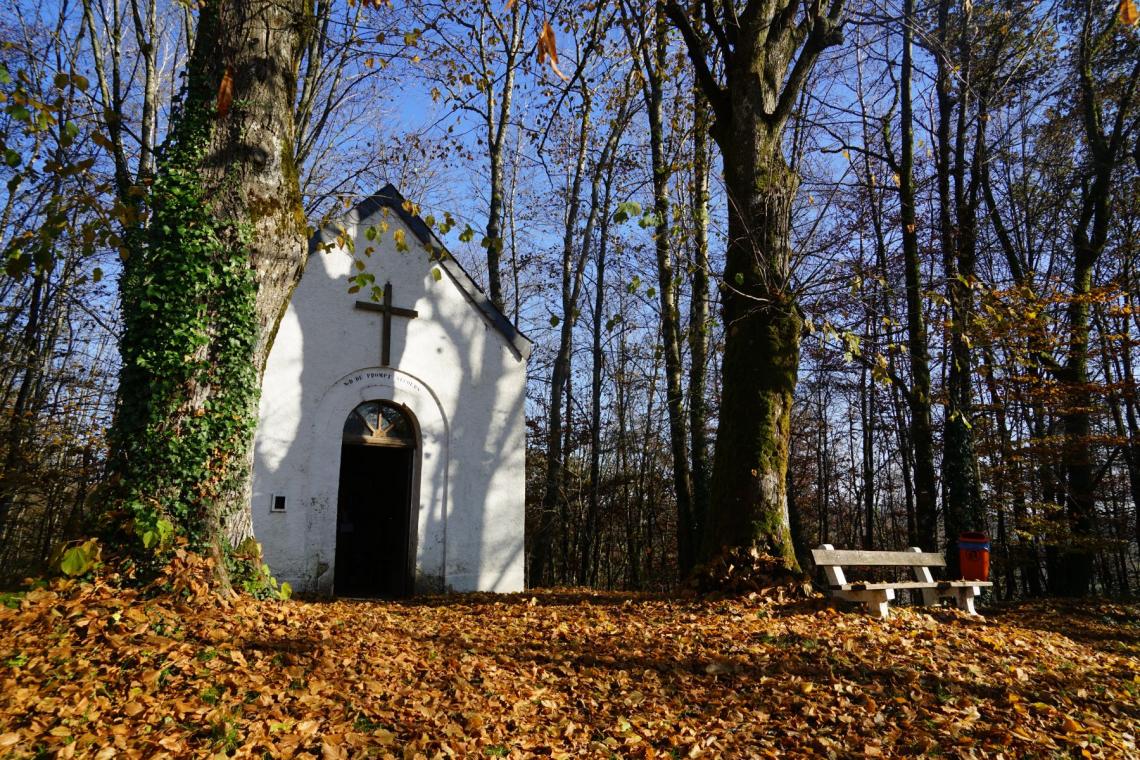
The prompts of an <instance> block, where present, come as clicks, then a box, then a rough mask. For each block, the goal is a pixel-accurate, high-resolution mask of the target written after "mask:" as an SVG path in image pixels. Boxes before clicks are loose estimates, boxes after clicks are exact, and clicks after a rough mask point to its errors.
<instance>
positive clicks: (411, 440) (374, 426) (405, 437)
mask: <svg viewBox="0 0 1140 760" xmlns="http://www.w3.org/2000/svg"><path fill="white" fill-rule="evenodd" d="M344 441H345V443H364V444H369V445H373V446H415V445H416V433H415V429H414V428H413V427H412V421H411V419H410V418H409V416H408V413H407V412H406V411H404V409H403V407H400V406H397V405H395V404H393V403H391V402H388V401H365V402H364V403H363V404H361V405H360V406H358V407H356V408H355V409H353V410H352V413H351V414H349V415H348V419H347V420H345V421H344Z"/></svg>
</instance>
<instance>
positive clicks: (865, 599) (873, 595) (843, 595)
mask: <svg viewBox="0 0 1140 760" xmlns="http://www.w3.org/2000/svg"><path fill="white" fill-rule="evenodd" d="M837 596H838V597H839V598H840V599H846V600H847V601H849V602H862V604H863V606H864V607H866V608H867V612H870V613H871V614H873V615H877V616H878V617H879V619H880V620H886V619H887V617H888V612H887V610H888V606H889V604H890V601H891V600H892V599H894V598H895V590H894V589H893V588H876V589H869V590H866V591H839V592H837Z"/></svg>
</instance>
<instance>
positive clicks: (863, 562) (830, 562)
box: [811, 544, 946, 587]
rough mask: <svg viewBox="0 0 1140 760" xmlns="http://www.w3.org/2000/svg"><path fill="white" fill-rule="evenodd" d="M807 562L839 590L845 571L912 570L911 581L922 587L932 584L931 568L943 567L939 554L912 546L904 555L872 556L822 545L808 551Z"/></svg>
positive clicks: (887, 553)
mask: <svg viewBox="0 0 1140 760" xmlns="http://www.w3.org/2000/svg"><path fill="white" fill-rule="evenodd" d="M811 558H812V559H813V560H815V564H816V565H817V566H819V567H822V568H823V571H824V573H826V574H827V582H828V583H829V584H830V585H831V586H832V587H836V586H842V585H844V584H845V583H847V577H846V575H845V574H844V573H843V568H844V566H846V567H887V566H893V567H910V568H913V569H914V578H915V580H917V581H921V582H923V583H933V582H934V576H933V574H931V572H930V568H932V567H946V558H945V557H943V556H942V553H941V552H924V551H923V550H922V549H920V548H918V547H917V546H912V547H911V548H910V549H908V550H906V551H904V552H876V551H867V550H864V549H836V548H835V547H833V546H832V545H831V544H824V545H823V546H821V547H819V548H818V549H812V550H811Z"/></svg>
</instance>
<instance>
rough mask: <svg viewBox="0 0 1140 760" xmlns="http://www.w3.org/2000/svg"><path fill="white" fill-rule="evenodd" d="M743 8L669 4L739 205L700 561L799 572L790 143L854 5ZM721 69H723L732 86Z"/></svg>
mask: <svg viewBox="0 0 1140 760" xmlns="http://www.w3.org/2000/svg"><path fill="white" fill-rule="evenodd" d="M740 6H741V7H737V5H736V4H734V3H731V2H726V3H722V4H720V5H719V6H718V9H719V10H715V9H713V8H709V12H708V13H701V12H700V11H699V10H697V9H686V8H683V7H682V6H681V5H680V4H678V3H677V2H675V0H670V1H669V2H667V4H666V6H665V7H666V12H667V13H668V15H669V18H670V20H671V21H672V22H673V23H674V24H675V25H676V26H677V27H678V29H679V30H680V32H681V34H682V36H683V37H684V40H685V45H686V47H687V48H688V53H689V58H690V60H691V61H692V63H693V67H694V69H695V73H696V79H697V82H698V84H699V85H700V87H701V89H702V91H703V92H704V94H705V96H706V97H707V98H708V100H709V104H710V107H711V108H712V110H713V113H714V115H715V121H714V125H713V129H712V135H713V138H714V139H715V140H716V141H717V144H718V145H719V147H720V151H721V156H722V157H723V161H724V181H725V190H726V194H727V200H728V250H727V253H726V257H725V269H724V277H723V280H722V282H721V303H722V306H723V310H722V314H723V318H724V329H725V345H724V358H723V363H722V372H721V377H722V383H723V386H722V393H721V405H720V425H719V427H718V429H717V437H716V445H715V452H714V456H713V471H712V480H711V482H710V486H709V497H710V498H709V512H708V515H707V520H706V523H705V535H704V539H703V542H702V548H701V554H702V558H704V559H708V558H710V557H711V556H712V555H714V554H716V553H718V552H721V551H723V550H725V549H731V548H736V547H743V548H746V549H760V550H764V551H767V552H768V553H770V554H772V555H773V556H776V557H779V558H781V559H782V560H783V561H784V562H785V563H786V565H787V566H788V567H789V568H792V569H795V568H798V563H797V562H796V555H795V550H794V548H793V546H792V538H791V534H790V532H789V527H788V522H789V521H788V502H787V478H786V476H787V468H788V444H789V432H790V430H789V426H790V423H791V409H792V394H793V391H794V390H795V387H796V379H797V372H798V370H799V355H800V333H801V331H802V330H803V319H802V318H801V316H800V311H799V307H798V306H797V305H796V301H795V294H794V290H793V283H792V271H791V249H790V234H791V211H792V200H793V198H794V197H795V193H796V189H797V187H798V184H799V180H798V177H797V176H796V174H795V172H794V171H793V170H792V169H790V168H789V167H788V165H787V163H786V161H785V160H784V156H783V146H782V139H781V138H782V136H783V132H784V125H785V124H786V123H787V120H788V118H789V117H790V115H791V113H792V109H793V108H794V105H795V102H796V100H797V99H798V98H799V95H800V93H801V92H802V90H803V88H804V86H805V83H806V81H807V77H808V74H809V73H810V72H811V70H812V68H813V67H814V65H815V62H816V60H817V59H818V58H819V55H820V53H821V52H822V51H823V50H824V49H825V48H827V47H828V46H829V45H834V44H836V43H838V42H839V41H840V39H841V35H840V32H839V17H840V14H841V13H842V10H843V2H842V0H832V2H830V3H828V4H824V3H813V4H811V5H805V6H801V5H800V4H799V3H797V2H795V0H779V1H778V2H766V1H763V0H749V1H748V2H745V3H742V4H740ZM706 7H708V6H706ZM694 24H696V25H697V26H698V27H699V28H700V30H701V31H700V32H698V31H697V29H696V28H694ZM710 60H713V61H716V60H719V61H721V62H723V72H724V75H723V76H724V84H723V85H722V84H721V83H720V82H719V81H718V80H717V78H716V77H715V76H714V75H713V70H714V68H715V67H710V65H709V62H710Z"/></svg>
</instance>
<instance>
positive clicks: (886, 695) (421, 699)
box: [0, 584, 1140, 758]
mask: <svg viewBox="0 0 1140 760" xmlns="http://www.w3.org/2000/svg"><path fill="white" fill-rule="evenodd" d="M1050 629H1056V630H1057V632H1053V631H1051V630H1050ZM0 657H3V667H0V758H7V757H12V758H22V757H33V756H55V757H61V758H68V757H92V756H93V757H97V758H110V757H161V756H166V757H187V756H199V757H201V756H213V755H223V756H224V755H229V756H236V757H293V756H322V757H325V758H342V757H397V758H400V757H405V758H418V757H425V758H433V757H460V758H477V757H497V756H498V757H519V758H523V757H536V756H537V757H546V756H553V757H620V758H624V757H656V758H661V757H710V758H747V757H800V756H803V757H807V756H810V757H827V756H832V757H863V756H872V757H875V756H885V757H894V756H925V755H934V754H938V755H943V756H951V757H1024V756H1038V757H1053V756H1060V757H1067V756H1077V757H1080V756H1092V757H1138V756H1140V752H1138V750H1137V738H1136V732H1137V730H1138V729H1137V727H1138V726H1140V609H1138V608H1137V607H1127V606H1121V605H1111V604H1106V603H1090V604H1084V605H1070V606H1060V607H1059V606H1050V605H1047V604H1044V603H1039V604H1034V605H1022V606H1019V607H1011V608H1008V609H1004V610H999V611H996V612H994V613H993V614H991V615H990V616H989V617H988V618H987V619H986V620H984V621H981V620H978V619H970V618H967V617H965V616H963V615H961V614H959V613H957V612H955V611H952V610H934V611H932V612H926V611H922V610H920V609H907V608H896V609H895V610H893V612H892V618H891V619H890V620H888V621H885V622H881V621H878V620H874V619H871V618H870V617H868V616H866V615H865V614H863V613H862V612H859V611H852V610H845V609H844V610H840V609H835V608H832V607H830V606H828V604H827V603H826V602H824V601H823V600H819V599H815V600H800V601H797V602H788V601H776V600H774V599H770V598H768V597H764V596H757V595H753V596H752V598H751V599H741V600H723V601H702V600H695V599H663V598H657V597H649V596H640V595H630V594H612V593H591V592H567V591H561V592H546V593H536V594H533V595H531V594H524V595H512V596H492V595H471V596H452V597H446V598H433V599H426V600H420V601H415V602H407V603H385V602H352V601H338V602H327V603H314V602H300V601H290V602H285V603H276V602H257V601H254V600H251V599H246V598H243V599H239V600H236V601H219V600H217V599H216V598H214V597H212V596H210V595H208V594H199V595H198V596H196V597H191V598H189V599H187V598H185V597H182V598H176V597H175V596H172V595H167V596H160V597H156V598H150V599H143V598H141V597H139V596H137V595H136V594H135V592H133V591H122V590H116V589H111V588H108V587H106V586H103V585H99V584H96V585H90V584H88V585H84V586H71V587H69V588H59V587H57V588H56V590H39V591H33V592H30V593H29V594H27V595H26V596H25V597H24V598H23V600H22V602H21V603H20V608H19V609H0Z"/></svg>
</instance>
